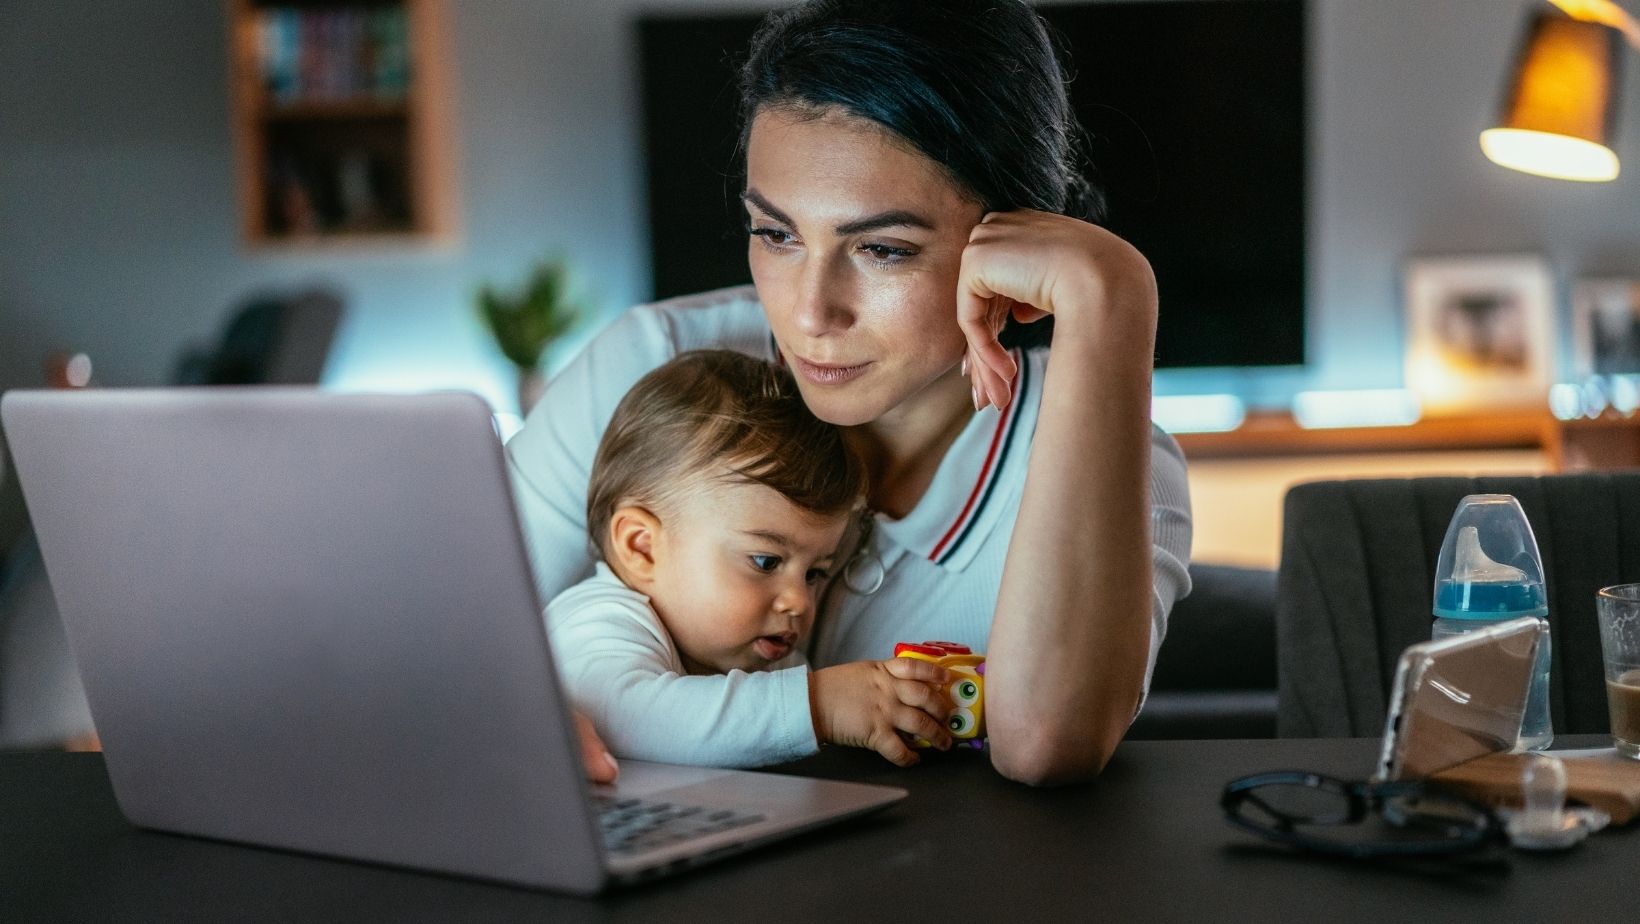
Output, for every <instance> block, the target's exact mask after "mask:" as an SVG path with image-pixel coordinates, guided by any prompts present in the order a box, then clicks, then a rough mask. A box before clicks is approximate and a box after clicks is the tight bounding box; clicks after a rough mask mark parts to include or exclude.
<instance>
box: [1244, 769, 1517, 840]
mask: <svg viewBox="0 0 1640 924" xmlns="http://www.w3.org/2000/svg"><path fill="white" fill-rule="evenodd" d="M1219 805H1220V806H1221V807H1222V808H1223V809H1224V817H1225V820H1226V821H1228V822H1229V823H1230V824H1232V825H1234V826H1236V827H1238V828H1241V829H1242V830H1244V831H1250V832H1252V833H1254V834H1257V835H1258V836H1260V837H1262V838H1265V839H1267V840H1271V841H1275V842H1276V843H1279V844H1285V845H1287V846H1290V847H1296V848H1299V849H1302V850H1310V851H1315V852H1317V853H1323V854H1329V855H1332V856H1340V857H1349V858H1352V859H1357V860H1367V859H1376V858H1416V857H1437V856H1448V855H1454V854H1465V853H1471V852H1475V851H1481V850H1484V849H1486V848H1488V847H1491V846H1493V845H1495V844H1502V843H1504V837H1503V833H1502V832H1503V826H1502V824H1501V823H1500V822H1499V820H1498V817H1497V816H1496V815H1494V814H1493V813H1492V810H1491V809H1489V808H1487V807H1486V806H1484V805H1482V804H1480V803H1478V802H1473V801H1471V800H1469V799H1466V798H1464V797H1462V796H1459V795H1457V794H1455V793H1452V792H1449V791H1445V790H1441V789H1438V788H1435V787H1432V786H1428V785H1426V784H1424V783H1422V782H1418V781H1412V780H1407V781H1396V782H1385V783H1357V782H1350V781H1348V780H1340V779H1336V778H1334V777H1330V776H1324V775H1322V774H1319V773H1309V772H1306V771H1302V770H1286V771H1279V772H1273V773H1258V774H1254V775H1252V776H1244V777H1242V778H1240V779H1237V780H1232V781H1230V782H1229V783H1228V784H1226V785H1225V787H1224V793H1223V795H1222V796H1220V797H1219Z"/></svg>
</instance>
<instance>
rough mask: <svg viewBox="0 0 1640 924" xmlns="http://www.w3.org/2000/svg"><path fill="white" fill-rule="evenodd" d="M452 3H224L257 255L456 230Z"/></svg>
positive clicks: (245, 216)
mask: <svg viewBox="0 0 1640 924" xmlns="http://www.w3.org/2000/svg"><path fill="white" fill-rule="evenodd" d="M447 14H448V11H447V9H446V8H445V4H444V0H351V2H348V0H341V2H336V0H326V2H318V0H228V21H229V26H230V37H231V54H230V67H231V71H232V74H231V78H230V79H231V88H230V89H231V95H232V102H233V135H234V147H235V156H236V158H237V170H236V174H237V182H238V199H239V210H240V229H241V235H242V237H243V239H244V241H245V243H246V244H247V245H248V246H250V247H252V248H265V247H277V246H311V245H329V244H356V243H388V244H391V243H412V242H417V243H439V242H446V241H449V240H450V239H452V238H453V236H454V235H455V233H456V190H455V180H454V175H455V171H454V156H453V145H452V141H451V130H450V125H451V117H450V116H451V114H450V108H451V107H450V102H451V98H452V96H453V93H452V80H453V75H452V73H451V69H450V66H449V60H448V55H447V46H448V40H447V31H448V29H447V22H448V18H447Z"/></svg>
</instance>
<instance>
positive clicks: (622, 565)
mask: <svg viewBox="0 0 1640 924" xmlns="http://www.w3.org/2000/svg"><path fill="white" fill-rule="evenodd" d="M660 528H661V521H660V519H659V518H658V517H656V516H655V515H654V514H653V513H650V512H649V511H648V510H645V509H644V508H642V507H620V508H617V509H616V511H615V513H614V515H612V516H611V517H610V518H609V549H610V552H611V553H612V554H613V556H614V558H615V560H614V561H612V562H610V564H611V565H613V566H614V567H615V569H616V572H617V573H618V574H619V575H620V576H621V578H622V579H623V580H626V581H627V582H628V583H630V584H634V585H639V584H642V585H647V584H649V583H650V582H651V581H653V580H654V578H655V545H656V543H655V539H656V537H657V536H658V535H659V534H660ZM633 589H634V590H643V589H644V588H643V587H639V586H634V588H633Z"/></svg>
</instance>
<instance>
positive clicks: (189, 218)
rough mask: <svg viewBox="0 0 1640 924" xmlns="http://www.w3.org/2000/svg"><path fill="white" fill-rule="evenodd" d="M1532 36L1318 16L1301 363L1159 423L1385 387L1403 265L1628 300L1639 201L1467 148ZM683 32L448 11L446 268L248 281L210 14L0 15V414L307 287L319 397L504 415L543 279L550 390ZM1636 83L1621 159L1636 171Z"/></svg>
mask: <svg viewBox="0 0 1640 924" xmlns="http://www.w3.org/2000/svg"><path fill="white" fill-rule="evenodd" d="M1154 2H1167V0H1154ZM1526 7H1527V3H1526V2H1524V0H1521V2H1516V0H1440V2H1436V3H1432V2H1428V0H1314V2H1313V4H1312V7H1311V29H1312V34H1311V57H1312V60H1311V62H1310V67H1311V71H1310V73H1311V78H1310V80H1311V96H1312V100H1311V109H1310V143H1311V158H1310V169H1311V173H1312V175H1311V181H1310V199H1309V202H1310V210H1311V216H1310V222H1309V231H1308V234H1309V239H1310V245H1309V261H1310V268H1309V290H1310V297H1309V302H1310V304H1309V325H1310V331H1309V338H1310V346H1309V352H1310V357H1311V362H1310V364H1309V365H1308V366H1307V367H1304V368H1282V369H1273V370H1272V369H1264V370H1247V371H1238V370H1234V369H1217V370H1190V371H1169V372H1165V373H1163V374H1161V375H1159V377H1158V381H1157V390H1158V392H1159V393H1163V394H1166V393H1190V392H1201V391H1230V392H1234V393H1237V394H1239V395H1241V396H1242V397H1243V398H1245V399H1247V400H1248V401H1249V403H1252V404H1255V405H1256V404H1261V403H1271V404H1278V405H1284V404H1285V403H1286V401H1287V400H1288V398H1289V397H1290V395H1291V394H1292V392H1294V391H1295V390H1298V389H1301V388H1311V387H1375V386H1377V387H1386V386H1397V385H1399V384H1400V382H1401V350H1402V345H1401V344H1402V328H1401V321H1400V285H1401V281H1400V278H1401V277H1400V272H1401V266H1402V263H1403V260H1404V259H1405V258H1406V257H1407V256H1408V255H1411V254H1435V253H1470V252H1509V251H1535V252H1540V253H1543V254H1545V255H1547V256H1548V257H1549V258H1550V260H1551V261H1552V263H1553V265H1554V268H1555V270H1556V272H1557V276H1558V280H1559V284H1560V286H1561V290H1562V291H1561V300H1562V303H1564V299H1565V289H1566V287H1567V286H1568V285H1569V283H1570V280H1571V279H1572V278H1574V277H1576V276H1578V275H1586V274H1589V273H1593V272H1608V273H1618V274H1629V275H1634V274H1635V273H1636V272H1637V270H1640V176H1637V175H1636V172H1635V171H1632V170H1631V171H1630V172H1629V173H1628V174H1627V175H1625V176H1623V177H1622V178H1620V179H1618V180H1617V181H1616V182H1614V183H1610V184H1604V185H1591V186H1585V185H1580V184H1573V183H1565V182H1557V181H1552V180H1544V179H1539V178H1535V177H1531V176H1526V175H1523V174H1519V173H1515V172H1512V171H1508V170H1503V169H1501V168H1498V167H1496V166H1494V165H1492V164H1491V163H1489V162H1487V161H1486V160H1485V159H1484V158H1483V156H1482V154H1481V152H1480V150H1479V147H1478V145H1477V144H1476V140H1475V139H1476V136H1477V134H1478V133H1479V131H1480V130H1481V129H1482V128H1484V127H1486V124H1487V122H1488V120H1489V118H1490V117H1491V116H1492V114H1493V111H1494V107H1495V106H1496V105H1497V97H1498V94H1499V87H1500V82H1501V80H1502V76H1503V71H1504V69H1505V67H1506V66H1507V64H1508V62H1509V60H1510V57H1511V55H1512V54H1513V49H1514V43H1515V41H1516V37H1517V34H1518V30H1519V28H1520V26H1521V23H1522V20H1523V14H1524V10H1525V9H1526ZM683 8H695V9H712V10H720V9H724V8H725V5H724V4H722V3H717V2H711V0H696V2H690V0H670V2H656V0H645V2H637V0H601V2H567V0H462V2H458V3H451V4H449V11H450V17H451V22H450V44H451V52H452V59H453V60H452V63H453V71H454V78H455V88H454V89H455V94H454V123H453V124H454V125H455V130H456V132H457V134H458V137H457V138H455V139H454V141H455V146H456V148H457V151H458V157H459V160H458V163H459V173H458V177H459V181H458V182H459V187H460V188H459V201H460V223H461V226H462V233H461V236H460V238H459V240H458V241H457V242H456V243H455V244H454V245H453V246H450V247H447V248H442V249H420V250H417V249H406V248H403V247H399V248H378V249H376V250H370V249H363V250H359V251H349V252H341V253H324V252H311V251H296V252H291V253H276V254H260V253H259V254H251V253H247V252H245V251H244V250H242V249H241V247H240V245H239V243H238V225H237V213H236V204H235V200H234V186H233V172H232V148H231V139H230V132H229V91H228V79H227V67H228V58H227V55H228V52H227V47H228V45H227V35H226V29H227V20H226V12H225V8H224V4H223V3H221V2H218V0H142V2H135V0H118V2H109V3H97V4H88V3H56V2H45V0H0V73H3V74H4V79H3V80H0V387H12V386H20V385H32V384H37V383H38V382H39V381H40V378H41V372H40V368H41V361H42V357H43V356H44V355H45V354H46V353H47V352H49V351H51V350H54V349H63V348H71V349H76V350H84V351H86V352H88V353H90V354H91V356H92V357H93V359H94V361H95V364H96V378H97V381H99V382H100V383H103V384H110V385H127V384H158V383H161V382H164V381H166V379H167V377H168V376H169V374H170V372H171V369H172V366H173V364H174V362H175V360H176V357H177V355H178V353H179V352H180V351H181V350H182V349H183V348H184V347H185V346H186V345H187V344H189V343H191V342H197V341H200V340H204V339H208V338H210V337H212V336H214V334H215V333H216V331H217V330H218V329H219V328H220V326H221V324H222V323H223V320H224V317H225V315H226V312H227V311H228V308H229V306H230V305H232V304H233V303H235V302H236V301H237V300H239V299H241V298H243V297H244V295H245V294H246V292H247V291H249V290H252V289H254V288H256V287H258V286H263V285H287V284H291V283H298V282H304V281H308V280H325V281H328V282H330V283H331V284H333V285H334V286H336V287H337V288H339V289H340V291H341V292H342V294H343V295H344V296H345V297H346V298H347V300H348V305H349V313H348V316H347V320H346V322H345V326H344V327H343V329H342V331H341V333H340V339H339V341H338V344H337V348H336V350H335V352H334V353H333V356H332V360H331V363H330V366H329V368H328V371H327V373H326V381H327V383H328V384H330V385H332V386H334V387H337V388H343V389H394V390H397V389H416V388H424V387H452V386H454V387H466V388H472V389H474V390H477V391H479V392H481V393H483V394H485V395H486V396H487V397H489V398H490V400H491V401H492V402H493V403H494V404H495V405H496V406H497V408H498V409H501V410H507V409H510V407H511V405H512V402H513V401H514V397H513V382H512V373H511V370H510V368H509V367H508V366H507V365H506V363H505V362H504V360H502V359H501V357H500V355H499V353H498V352H496V350H495V348H494V347H493V346H492V344H491V343H490V341H489V339H488V337H487V335H486V334H485V333H484V331H483V330H482V329H481V328H480V327H479V325H478V323H477V321H476V319H475V316H474V314H473V309H472V295H473V291H474V289H475V288H476V286H477V285H478V283H479V282H480V281H494V282H501V283H508V284H512V283H516V282H519V281H521V280H522V279H523V277H524V275H525V273H526V271H527V268H528V266H529V265H530V264H531V263H533V262H534V261H535V260H536V259H538V258H540V257H542V256H550V255H559V256H562V257H563V258H564V259H566V260H567V261H568V262H569V264H570V265H571V267H572V268H573V270H574V272H575V275H576V278H577V279H578V281H579V284H580V288H581V290H582V291H583V292H584V294H585V295H586V301H587V303H588V304H589V305H590V306H591V307H592V308H593V309H594V312H595V319H594V322H593V323H592V324H590V325H587V326H585V327H583V328H582V329H581V331H580V334H579V336H576V337H572V338H570V339H569V340H568V341H567V342H565V343H562V344H560V345H559V346H558V347H557V348H556V349H555V350H554V352H553V354H552V355H551V356H550V357H549V362H548V365H549V367H556V366H557V365H560V364H561V363H562V362H563V360H564V359H565V358H566V357H567V356H568V355H570V354H571V353H573V351H574V349H575V348H576V347H577V346H578V344H579V342H580V340H581V339H582V338H584V337H585V336H586V335H588V334H589V333H591V331H592V330H593V329H595V328H596V327H597V326H599V325H600V324H601V323H603V322H606V321H607V320H608V319H609V318H611V317H612V316H613V315H614V314H615V313H617V312H619V311H620V310H621V309H623V308H624V307H626V306H627V305H629V304H632V303H635V302H639V301H642V300H644V299H645V298H646V297H647V296H648V294H649V280H648V261H647V255H646V247H647V241H646V240H645V234H646V232H645V224H646V220H645V217H644V211H643V209H644V203H643V199H642V197H643V172H642V171H643V165H642V163H641V162H640V161H641V154H640V145H639V142H640V138H639V135H638V132H639V113H638V97H637V87H636V84H637V81H636V61H635V60H634V55H635V51H634V48H635V41H634V33H633V28H632V20H633V18H634V17H635V16H636V14H637V12H638V11H640V10H659V9H683ZM730 8H733V6H732V5H731V7H730ZM740 8H758V7H757V5H755V4H753V5H750V6H748V5H746V4H742V5H741V6H740ZM1634 83H1635V82H1634V81H1632V80H1631V81H1630V85H1629V86H1628V87H1627V88H1626V89H1625V94H1626V99H1625V102H1624V108H1623V116H1622V122H1621V132H1622V137H1621V139H1620V141H1619V145H1620V150H1627V151H1630V152H1632V151H1635V150H1640V88H1637V87H1635V86H1634V85H1633V84H1634ZM1247 105H1249V106H1256V105H1258V101H1257V100H1254V99H1250V100H1248V102H1247ZM1163 310H1166V306H1165V303H1164V306H1163ZM1561 323H1562V324H1563V325H1564V324H1566V323H1569V322H1567V321H1566V319H1565V317H1564V312H1562V317H1561ZM1564 341H1565V338H1564V337H1563V338H1562V342H1563V343H1564Z"/></svg>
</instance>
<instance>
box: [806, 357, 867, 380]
mask: <svg viewBox="0 0 1640 924" xmlns="http://www.w3.org/2000/svg"><path fill="white" fill-rule="evenodd" d="M870 365H871V363H869V362H865V363H860V364H859V365H857V366H843V365H837V364H832V363H811V362H809V361H808V360H806V359H804V358H802V357H801V356H799V357H797V371H798V372H800V373H802V375H803V377H804V378H806V379H808V380H809V381H811V382H813V383H815V384H816V385H841V384H843V383H844V382H852V381H853V380H855V379H857V378H859V377H860V376H862V375H864V374H865V371H866V367H868V366H870Z"/></svg>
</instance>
